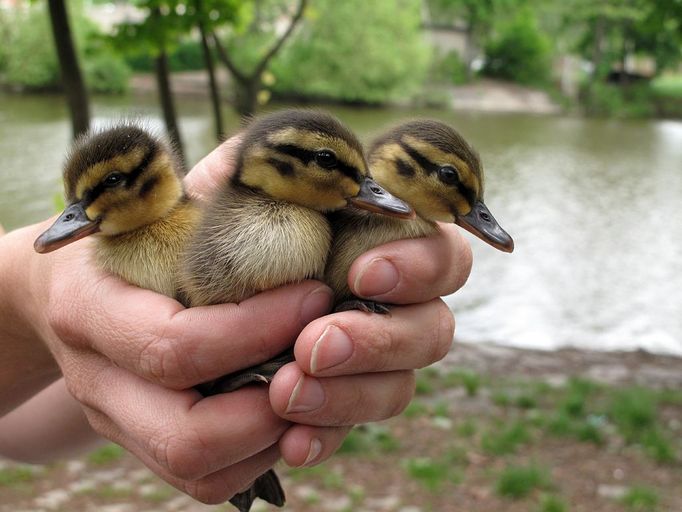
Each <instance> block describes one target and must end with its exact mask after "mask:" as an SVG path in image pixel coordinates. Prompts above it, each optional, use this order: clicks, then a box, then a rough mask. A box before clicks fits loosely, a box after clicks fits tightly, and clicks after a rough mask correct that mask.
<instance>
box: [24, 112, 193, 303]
mask: <svg viewBox="0 0 682 512" xmlns="http://www.w3.org/2000/svg"><path fill="white" fill-rule="evenodd" d="M181 169H182V168H181V166H180V165H179V163H178V160H177V159H176V157H175V154H174V152H173V150H172V148H171V146H170V145H168V144H166V143H165V142H164V141H163V140H162V139H161V138H159V137H156V136H154V135H153V134H151V133H150V132H149V131H147V130H145V129H142V128H141V127H139V126H137V125H136V124H134V123H122V124H119V125H117V126H114V127H112V128H109V129H105V130H101V131H95V132H91V133H89V134H86V135H85V136H82V137H81V138H79V139H78V140H77V141H76V142H75V143H74V146H73V148H72V149H71V151H70V153H69V155H68V156H67V159H66V163H65V165H64V172H63V177H64V188H65V193H66V200H67V203H68V206H67V208H66V209H65V210H64V212H63V213H62V214H61V215H60V216H59V217H58V218H57V220H56V221H55V222H54V224H53V225H52V226H51V227H50V228H49V229H48V230H47V231H45V232H44V233H43V234H41V235H40V237H38V239H37V240H36V241H35V244H34V246H35V249H36V251H38V252H40V253H45V252H50V251H53V250H55V249H59V248H60V247H63V246H65V245H67V244H69V243H72V242H75V241H76V240H79V239H81V238H83V237H86V236H88V235H92V234H97V244H96V257H97V262H98V264H99V266H100V267H102V268H103V269H105V270H107V271H109V272H111V273H113V274H116V275H118V276H120V277H122V278H123V279H125V280H126V281H128V282H129V283H131V284H134V285H137V286H140V287H142V288H148V289H150V290H154V291H156V292H159V293H162V294H164V295H167V296H169V297H176V295H177V293H176V292H177V289H178V283H177V266H178V259H179V256H180V255H181V254H182V251H183V249H184V247H185V245H186V243H187V241H188V240H189V237H190V235H191V233H192V232H193V231H194V229H195V226H196V224H197V222H198V220H199V214H200V210H199V208H198V206H197V205H196V204H195V203H194V202H193V201H191V200H190V199H189V198H188V197H187V195H186V194H185V191H184V189H183V185H182V170H181Z"/></svg>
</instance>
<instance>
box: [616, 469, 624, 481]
mask: <svg viewBox="0 0 682 512" xmlns="http://www.w3.org/2000/svg"><path fill="white" fill-rule="evenodd" d="M613 478H614V480H622V479H623V478H625V471H623V470H622V469H620V468H616V469H614V470H613Z"/></svg>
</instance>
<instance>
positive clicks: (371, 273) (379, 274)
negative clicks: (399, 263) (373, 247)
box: [353, 258, 400, 297]
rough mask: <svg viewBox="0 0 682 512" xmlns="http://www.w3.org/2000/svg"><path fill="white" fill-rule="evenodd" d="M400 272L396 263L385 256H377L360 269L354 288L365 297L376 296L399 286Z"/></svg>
mask: <svg viewBox="0 0 682 512" xmlns="http://www.w3.org/2000/svg"><path fill="white" fill-rule="evenodd" d="M399 280H400V274H399V273H398V269H397V268H395V265H393V263H391V262H390V261H388V260H387V259H385V258H375V259H373V260H372V261H370V262H369V263H368V264H367V265H365V267H364V268H363V269H362V270H361V271H360V273H359V274H358V277H356V278H355V283H353V284H354V286H353V288H354V289H355V292H356V293H358V294H359V295H361V296H363V297H375V296H377V295H383V294H385V293H388V292H390V291H391V290H392V289H393V288H395V287H396V286H398V281H399Z"/></svg>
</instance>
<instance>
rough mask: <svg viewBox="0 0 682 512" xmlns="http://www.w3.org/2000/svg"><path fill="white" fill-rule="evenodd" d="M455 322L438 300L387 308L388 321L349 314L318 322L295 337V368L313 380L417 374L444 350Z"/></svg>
mask: <svg viewBox="0 0 682 512" xmlns="http://www.w3.org/2000/svg"><path fill="white" fill-rule="evenodd" d="M454 330H455V319H454V317H453V315H452V312H451V311H450V309H449V308H448V306H447V305H446V304H445V302H443V301H442V300H441V299H433V300H432V301H429V302H426V303H423V304H415V305H412V306H396V307H393V308H391V312H390V315H368V314H367V313H362V312H359V311H349V312H344V313H337V314H334V315H329V316H325V317H322V318H318V319H317V320H314V321H313V322H311V323H310V324H309V325H308V326H307V327H306V328H305V329H303V331H302V332H301V334H300V335H299V336H298V339H297V340H296V344H295V345H294V353H295V355H296V362H297V363H298V365H299V366H300V368H301V369H302V370H303V371H304V372H306V373H308V374H310V375H314V376H318V377H332V376H339V375H355V374H360V373H366V372H385V371H395V370H413V369H416V368H423V367H425V366H428V365H430V364H433V363H435V362H436V361H440V360H441V359H442V358H443V357H445V355H446V354H447V353H448V351H449V350H450V347H451V345H452V340H453V335H454Z"/></svg>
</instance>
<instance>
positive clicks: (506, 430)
mask: <svg viewBox="0 0 682 512" xmlns="http://www.w3.org/2000/svg"><path fill="white" fill-rule="evenodd" d="M528 441H530V434H529V433H528V429H526V427H525V425H524V424H523V423H521V422H518V421H517V422H514V423H512V424H511V425H509V426H507V427H502V428H500V429H494V430H489V431H488V432H486V433H485V434H483V437H482V438H481V448H482V449H483V451H484V452H486V453H488V454H490V455H506V454H508V453H514V452H515V451H516V450H517V449H518V447H519V446H520V445H522V444H524V443H527V442H528Z"/></svg>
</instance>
